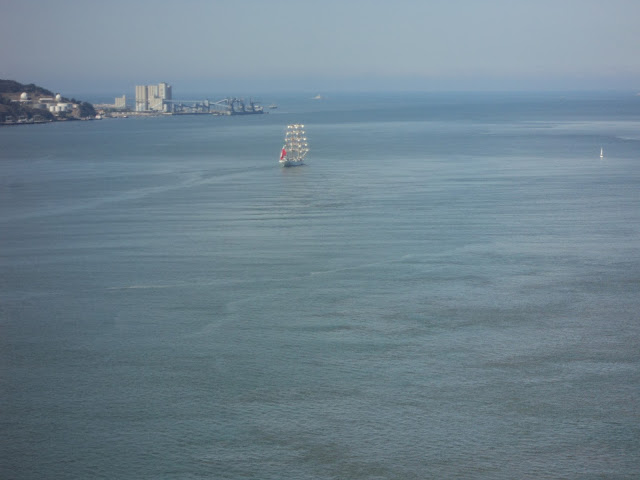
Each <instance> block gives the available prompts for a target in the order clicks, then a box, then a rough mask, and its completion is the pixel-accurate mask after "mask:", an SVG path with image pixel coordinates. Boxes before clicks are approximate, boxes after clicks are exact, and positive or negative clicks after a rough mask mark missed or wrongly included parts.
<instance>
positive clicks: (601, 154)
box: [600, 147, 604, 158]
mask: <svg viewBox="0 0 640 480" xmlns="http://www.w3.org/2000/svg"><path fill="white" fill-rule="evenodd" d="M600 158H604V151H603V150H602V147H600Z"/></svg>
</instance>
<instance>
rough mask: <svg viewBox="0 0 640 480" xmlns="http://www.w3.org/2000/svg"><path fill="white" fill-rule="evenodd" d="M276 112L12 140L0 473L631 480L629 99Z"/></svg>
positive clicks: (337, 102)
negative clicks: (296, 136) (301, 134)
mask: <svg viewBox="0 0 640 480" xmlns="http://www.w3.org/2000/svg"><path fill="white" fill-rule="evenodd" d="M276 100H277V101H276V103H278V104H279V108H278V109H277V110H276V111H273V112H271V113H270V114H269V115H262V116H247V117H209V116H184V117H177V116H174V117H158V118H146V119H137V118H129V119H121V120H103V121H101V122H68V123H56V124H50V125H39V126H30V127H14V128H2V129H0V145H1V146H2V148H1V149H0V328H1V329H2V334H1V336H0V358H1V365H2V370H1V371H2V375H1V381H2V393H1V404H2V408H1V412H2V413H1V414H0V418H1V420H2V431H1V432H0V433H1V434H2V441H1V442H2V450H3V455H2V457H1V460H0V476H1V477H3V478H13V479H35V478H65V479H86V478H119V479H126V478H132V479H133V478H135V479H160V478H166V479H173V478H190V479H196V478H217V479H289V478H290V479H336V478H345V479H346V478H348V479H416V480H417V479H428V478H434V479H440V478H477V479H512V478H536V479H540V478H566V479H585V478H617V479H618V478H619V479H623V478H624V479H631V478H636V476H637V472H638V471H640V427H639V425H640V423H639V420H640V415H639V413H640V410H639V409H640V398H639V396H640V395H639V392H640V371H639V367H640V350H639V349H638V344H639V340H640V324H639V320H638V312H639V311H640V295H638V293H639V286H640V252H639V246H640V245H639V240H638V238H639V236H638V234H639V231H638V229H639V227H638V225H640V193H639V192H640V170H639V168H638V162H639V161H640V133H639V132H640V99H639V97H635V96H633V95H623V94H581V95H559V94H535V95H533V94H532V95H528V94H509V95H499V94H464V95H463V94H439V95H426V94H424V95H391V94H389V95H371V96H363V95H350V96H349V95H342V96H341V95H337V94H336V95H334V96H331V97H329V98H327V99H325V100H324V101H321V102H318V101H313V100H311V99H307V98H303V97H291V96H289V97H282V98H279V99H276ZM293 122H301V123H304V124H305V126H306V130H307V134H308V137H309V143H310V147H311V152H310V154H309V156H308V162H307V165H305V166H303V167H297V168H291V169H282V168H280V167H279V166H278V154H279V151H280V147H281V144H282V139H283V135H284V128H285V126H286V125H287V123H293ZM601 147H602V148H603V149H604V153H605V155H604V158H603V159H601V158H599V153H600V148H601Z"/></svg>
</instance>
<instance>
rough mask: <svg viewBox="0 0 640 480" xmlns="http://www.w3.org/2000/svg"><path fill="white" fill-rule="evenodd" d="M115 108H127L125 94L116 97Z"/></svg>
mask: <svg viewBox="0 0 640 480" xmlns="http://www.w3.org/2000/svg"><path fill="white" fill-rule="evenodd" d="M114 107H115V108H127V96H126V95H123V96H121V97H116V101H115V104H114Z"/></svg>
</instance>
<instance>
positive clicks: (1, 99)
mask: <svg viewBox="0 0 640 480" xmlns="http://www.w3.org/2000/svg"><path fill="white" fill-rule="evenodd" d="M267 108H268V109H274V108H277V106H276V105H275V104H271V105H269V106H268V107H267ZM263 113H267V112H266V111H265V108H264V107H262V106H261V105H260V104H259V102H257V101H254V100H253V99H251V98H250V99H248V100H245V99H244V98H236V97H227V98H223V99H221V100H209V99H204V100H174V99H173V96H172V87H171V85H169V84H168V83H166V82H161V83H159V84H155V85H138V86H136V90H135V103H134V104H132V105H130V104H128V103H127V97H126V95H122V96H121V97H116V98H115V101H114V103H113V104H91V103H89V102H85V101H80V100H76V99H75V98H66V97H64V96H63V95H62V94H60V93H53V92H52V91H50V90H47V89H45V88H42V87H39V86H37V85H34V84H22V83H19V82H16V81H15V80H0V125H26V124H34V123H48V122H58V121H69V120H100V119H102V118H126V117H128V116H130V115H131V116H157V115H255V114H263Z"/></svg>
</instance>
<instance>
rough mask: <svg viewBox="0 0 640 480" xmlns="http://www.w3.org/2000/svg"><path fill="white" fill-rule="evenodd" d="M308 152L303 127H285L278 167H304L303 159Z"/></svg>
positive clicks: (299, 125)
mask: <svg viewBox="0 0 640 480" xmlns="http://www.w3.org/2000/svg"><path fill="white" fill-rule="evenodd" d="M308 152H309V144H308V143H307V137H305V132H304V125H302V124H297V123H296V124H292V125H287V132H286V133H285V135H284V145H283V146H282V151H281V152H280V165H281V166H283V167H296V166H298V165H304V157H306V156H307V153H308Z"/></svg>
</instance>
